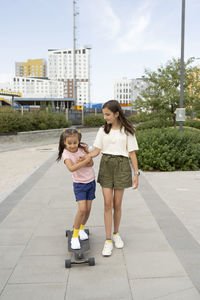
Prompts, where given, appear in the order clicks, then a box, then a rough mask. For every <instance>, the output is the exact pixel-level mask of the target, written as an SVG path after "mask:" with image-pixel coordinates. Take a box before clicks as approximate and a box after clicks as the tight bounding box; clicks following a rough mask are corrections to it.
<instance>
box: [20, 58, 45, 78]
mask: <svg viewBox="0 0 200 300" xmlns="http://www.w3.org/2000/svg"><path fill="white" fill-rule="evenodd" d="M15 76H17V77H46V76H47V63H46V60H45V59H43V58H40V59H28V60H27V62H16V63H15Z"/></svg>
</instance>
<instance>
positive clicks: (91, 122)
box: [84, 114, 105, 127]
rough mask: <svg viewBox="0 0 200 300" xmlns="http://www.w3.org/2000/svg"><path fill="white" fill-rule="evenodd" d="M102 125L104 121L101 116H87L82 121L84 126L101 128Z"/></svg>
mask: <svg viewBox="0 0 200 300" xmlns="http://www.w3.org/2000/svg"><path fill="white" fill-rule="evenodd" d="M103 124H105V121H104V118H103V115H102V114H101V115H95V114H89V115H87V116H86V117H85V119H84V125H85V126H90V127H95V126H98V127H99V126H102V125H103Z"/></svg>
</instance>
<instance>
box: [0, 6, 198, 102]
mask: <svg viewBox="0 0 200 300" xmlns="http://www.w3.org/2000/svg"><path fill="white" fill-rule="evenodd" d="M181 3H182V1H181V0H168V1H166V0H77V6H78V7H79V16H78V18H77V26H78V29H77V46H84V45H89V46H91V47H92V50H91V99H92V101H94V102H104V101H106V100H109V99H112V98H113V97H114V81H115V79H120V78H122V77H127V78H136V77H140V76H142V75H143V74H144V69H145V68H148V69H151V70H156V69H157V67H159V66H160V65H161V64H165V63H166V62H167V61H168V60H169V59H171V58H172V57H175V58H177V57H179V56H180V43H181V40H180V36H181ZM199 14H200V0H186V16H185V59H187V58H189V57H191V56H194V57H200V39H199V30H200V18H199ZM72 26H73V20H72V0H56V1H55V0H34V1H33V0H6V1H2V3H1V18H0V41H1V48H0V81H1V82H2V81H5V80H7V79H8V78H11V77H12V76H13V75H14V70H15V61H26V60H27V59H34V58H46V59H47V53H48V49H51V48H54V49H63V48H71V47H72V45H73V39H72V38H73V36H72ZM196 63H200V60H197V61H196Z"/></svg>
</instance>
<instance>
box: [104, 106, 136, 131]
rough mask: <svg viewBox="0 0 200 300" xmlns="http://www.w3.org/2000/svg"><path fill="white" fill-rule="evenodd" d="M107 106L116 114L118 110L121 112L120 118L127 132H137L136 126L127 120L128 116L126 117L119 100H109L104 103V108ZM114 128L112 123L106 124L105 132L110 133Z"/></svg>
mask: <svg viewBox="0 0 200 300" xmlns="http://www.w3.org/2000/svg"><path fill="white" fill-rule="evenodd" d="M104 108H107V109H109V110H111V111H112V112H113V113H114V114H115V113H116V112H119V116H118V119H119V121H120V123H121V128H122V127H124V130H125V132H126V134H128V132H129V133H130V134H132V135H134V134H135V128H134V127H133V125H132V123H131V122H130V121H129V120H127V118H126V117H125V114H124V112H123V110H122V108H121V106H120V104H119V102H118V101H117V100H109V101H107V102H106V103H104V105H103V107H102V109H104ZM111 128H112V124H107V123H106V124H105V125H104V131H105V133H109V132H110V130H111Z"/></svg>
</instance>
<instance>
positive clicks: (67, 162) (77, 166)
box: [65, 156, 91, 172]
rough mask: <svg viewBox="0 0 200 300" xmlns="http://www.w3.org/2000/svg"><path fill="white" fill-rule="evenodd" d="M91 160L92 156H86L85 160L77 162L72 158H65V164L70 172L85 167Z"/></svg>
mask: <svg viewBox="0 0 200 300" xmlns="http://www.w3.org/2000/svg"><path fill="white" fill-rule="evenodd" d="M90 161H91V157H89V156H88V157H86V158H85V159H84V160H83V161H79V162H77V163H75V164H73V163H72V161H71V159H69V158H67V159H65V165H66V167H67V168H68V170H69V171H70V172H74V171H77V170H78V169H80V168H82V167H85V166H86V165H87V164H88V163H89V162H90Z"/></svg>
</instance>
